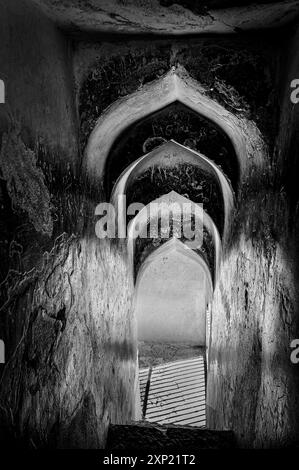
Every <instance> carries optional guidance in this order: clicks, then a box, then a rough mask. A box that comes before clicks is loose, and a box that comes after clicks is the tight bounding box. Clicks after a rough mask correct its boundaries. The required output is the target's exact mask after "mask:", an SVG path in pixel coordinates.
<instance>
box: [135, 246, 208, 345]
mask: <svg viewBox="0 0 299 470" xmlns="http://www.w3.org/2000/svg"><path fill="white" fill-rule="evenodd" d="M135 292H136V299H135V314H136V317H137V324H138V338H139V339H140V340H142V341H155V342H188V343H194V344H199V345H200V346H205V345H206V310H207V305H208V304H209V302H210V300H211V296H212V292H213V286H212V279H211V275H210V271H209V268H208V266H207V265H206V263H205V261H204V260H203V258H202V257H201V256H200V255H198V254H197V253H195V252H194V251H193V250H190V249H188V248H187V247H186V245H184V244H183V243H182V242H181V241H179V240H178V239H176V238H173V239H171V240H169V241H168V242H167V243H165V244H164V245H162V246H161V247H160V248H158V249H157V250H155V251H154V253H152V254H151V255H150V256H149V257H148V258H147V259H146V260H145V262H144V264H143V265H142V267H141V269H140V271H139V273H138V277H137V282H136V286H135Z"/></svg>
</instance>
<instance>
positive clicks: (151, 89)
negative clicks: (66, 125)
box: [84, 66, 266, 181]
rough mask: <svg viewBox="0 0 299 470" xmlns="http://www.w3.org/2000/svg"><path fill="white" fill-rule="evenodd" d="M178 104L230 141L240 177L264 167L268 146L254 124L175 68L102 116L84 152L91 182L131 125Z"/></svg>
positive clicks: (102, 170) (99, 175)
mask: <svg viewBox="0 0 299 470" xmlns="http://www.w3.org/2000/svg"><path fill="white" fill-rule="evenodd" d="M175 101H179V102H181V103H182V104H184V105H186V106H187V107H190V108H191V109H193V110H194V111H195V112H197V113H199V114H201V115H202V116H204V117H206V118H207V119H209V120H211V121H212V122H213V123H215V124H216V125H217V126H218V127H219V128H221V129H222V130H223V131H224V132H225V133H226V134H227V135H228V137H229V138H230V140H231V142H232V144H233V146H234V149H235V152H236V155H237V158H238V162H239V166H240V173H241V177H242V175H243V174H244V173H245V171H246V169H247V168H248V166H249V165H251V164H254V165H255V166H257V167H259V166H260V165H261V164H262V163H263V158H264V153H265V152H266V148H265V144H264V141H263V139H262V136H261V134H260V131H259V130H258V128H257V127H256V125H255V123H254V122H252V121H249V120H248V119H246V118H244V117H238V116H237V115H235V114H233V113H231V112H230V111H228V110H227V109H225V108H224V107H223V106H221V105H220V104H219V103H217V102H216V101H214V100H212V99H211V98H210V97H209V96H208V92H207V90H205V89H204V88H203V87H202V86H201V85H200V84H199V83H198V82H196V81H195V80H194V79H192V78H191V77H190V76H189V75H188V73H187V72H186V70H185V69H184V68H183V67H182V66H178V67H173V68H172V69H171V70H170V71H169V72H168V73H167V74H166V75H164V76H163V77H162V78H160V79H158V80H155V81H153V82H150V83H149V84H146V85H144V87H143V88H142V89H141V90H137V91H136V92H134V93H132V94H131V95H129V96H127V97H124V98H119V99H118V100H117V101H116V102H114V103H113V104H112V105H111V106H109V107H108V108H107V110H106V111H105V112H104V113H102V115H101V117H100V118H99V119H98V121H97V124H96V126H95V127H94V129H93V131H92V133H91V135H90V137H89V140H88V144H87V147H86V151H85V162H84V166H85V168H84V169H85V171H86V173H87V175H88V177H89V179H90V180H95V181H96V180H99V179H100V178H101V177H102V176H103V172H104V167H105V162H106V160H107V158H108V155H109V152H110V150H111V147H112V145H113V143H114V141H115V139H116V138H117V137H118V136H119V135H120V134H121V133H122V132H123V131H124V130H125V129H126V128H127V127H128V126H130V125H131V124H133V123H134V122H137V121H138V120H140V119H142V118H144V117H145V116H148V115H149V114H151V113H153V112H155V111H157V110H159V109H162V108H163V107H165V106H167V105H169V104H171V103H173V102H175Z"/></svg>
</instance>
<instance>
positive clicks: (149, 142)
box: [104, 101, 240, 197]
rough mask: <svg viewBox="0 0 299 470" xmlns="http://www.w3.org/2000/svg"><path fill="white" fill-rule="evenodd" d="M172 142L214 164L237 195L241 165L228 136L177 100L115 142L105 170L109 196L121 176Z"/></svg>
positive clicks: (145, 119) (134, 125)
mask: <svg viewBox="0 0 299 470" xmlns="http://www.w3.org/2000/svg"><path fill="white" fill-rule="evenodd" d="M169 140H174V141H176V142H179V143H180V144H182V145H184V146H186V147H188V148H191V149H194V150H195V151H197V152H199V153H201V154H203V155H206V156H207V157H208V158H209V159H210V160H212V161H214V162H215V163H216V164H217V165H219V166H220V167H221V169H222V171H223V172H224V174H225V175H226V176H227V177H228V179H229V180H230V181H231V184H232V187H233V188H234V191H235V192H237V190H238V183H239V180H240V174H239V173H240V172H239V164H238V159H237V157H236V154H235V151H234V148H233V146H232V143H231V141H230V139H229V138H228V136H227V135H226V134H225V133H224V132H223V130H222V129H220V128H219V126H217V125H215V123H212V122H211V121H210V120H208V119H206V118H204V117H203V116H201V115H199V114H198V113H196V112H195V111H194V110H192V109H190V108H189V107H187V106H185V105H184V104H182V103H180V102H179V101H175V102H174V103H171V104H170V105H168V106H166V107H164V108H162V109H161V110H159V111H156V112H155V113H153V114H150V115H148V116H146V117H144V118H143V119H141V120H139V121H138V122H136V123H134V124H132V125H131V126H129V127H127V128H126V129H125V131H124V132H123V133H122V134H121V135H120V136H119V137H118V138H117V139H116V141H115V142H114V143H113V146H112V148H111V151H110V152H109V157H108V158H107V161H106V164H105V170H104V186H105V191H106V194H107V196H109V197H110V195H111V191H112V188H113V186H114V184H115V183H116V181H117V179H118V177H119V175H120V174H121V173H122V172H123V171H124V170H125V169H126V168H127V167H128V166H129V165H130V164H131V163H132V162H133V161H134V160H137V159H138V158H139V157H140V156H142V155H145V154H147V153H149V152H150V151H151V150H153V149H154V148H155V147H157V146H159V145H161V144H162V143H165V142H167V141H169Z"/></svg>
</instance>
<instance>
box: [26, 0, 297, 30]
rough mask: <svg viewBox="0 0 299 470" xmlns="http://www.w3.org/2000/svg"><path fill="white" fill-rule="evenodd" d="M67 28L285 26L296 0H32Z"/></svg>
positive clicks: (242, 28) (241, 27)
mask: <svg viewBox="0 0 299 470" xmlns="http://www.w3.org/2000/svg"><path fill="white" fill-rule="evenodd" d="M31 2H32V3H34V4H35V5H37V6H38V7H39V8H40V9H42V10H43V11H44V12H45V13H46V15H47V16H49V17H50V18H51V19H52V20H53V21H55V22H56V23H57V24H58V25H59V26H60V27H61V28H63V29H65V30H67V31H69V32H70V33H76V34H78V33H80V32H81V33H82V32H84V33H93V34H96V33H110V34H111V33H112V34H115V33H118V34H159V35H166V34H167V35H181V34H215V33H216V34H219V33H222V34H224V33H234V32H238V31H240V30H241V31H250V30H257V29H258V30H259V29H261V30H263V29H269V28H271V29H272V28H278V27H283V26H285V25H287V24H289V23H291V22H292V21H294V20H295V19H296V18H297V17H298V13H299V0H284V1H275V0H272V1H270V0H263V1H262V2H258V3H257V2H256V3H255V2H252V1H250V0H204V1H200V0H59V1H58V0H31Z"/></svg>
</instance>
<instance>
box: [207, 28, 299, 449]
mask: <svg viewBox="0 0 299 470" xmlns="http://www.w3.org/2000/svg"><path fill="white" fill-rule="evenodd" d="M297 50H298V31H297V32H296V33H295V34H294V35H293V37H292V38H291V41H290V43H289V44H288V45H287V47H286V49H285V57H286V59H285V63H284V64H282V69H283V68H284V69H286V72H285V73H284V74H282V80H281V83H280V103H281V114H280V126H279V129H280V130H279V134H278V136H277V139H276V145H275V148H274V152H273V155H272V156H270V159H271V160H270V161H271V164H270V165H268V166H266V167H265V168H264V171H263V174H259V175H258V174H255V175H251V176H250V175H249V176H248V179H247V182H246V185H244V186H243V188H242V195H241V196H240V199H239V201H238V203H237V205H238V210H237V211H236V213H235V223H234V228H233V229H232V233H231V242H230V245H229V247H227V249H226V255H225V257H224V260H223V264H222V268H221V276H220V280H219V283H218V285H217V287H216V292H215V297H214V301H213V305H212V325H211V337H210V345H209V364H208V385H207V405H208V417H207V423H208V426H209V427H211V428H216V429H233V430H234V431H235V433H236V436H237V438H238V441H239V443H240V444H241V445H242V446H245V447H252V446H254V447H284V446H291V445H293V444H295V443H297V444H298V435H299V425H298V416H299V399H298V390H299V374H298V366H297V365H295V364H292V362H291V360H290V354H291V348H290V342H291V341H292V339H294V338H298V337H299V305H298V259H299V258H298V215H297V209H296V207H297V205H298V182H297V175H298V171H297V170H296V169H297V168H298V145H299V141H298V126H299V120H298V118H299V116H298V112H299V108H298V107H296V106H295V105H293V104H292V103H291V102H290V82H291V80H293V79H294V78H298V77H299V66H298V55H297V54H296V51H297Z"/></svg>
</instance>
